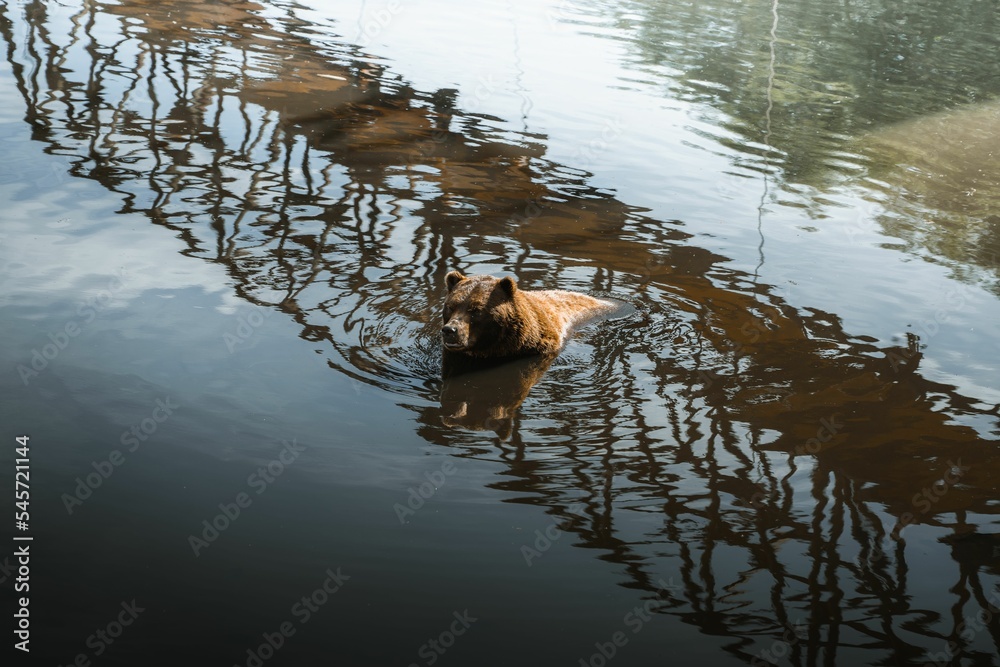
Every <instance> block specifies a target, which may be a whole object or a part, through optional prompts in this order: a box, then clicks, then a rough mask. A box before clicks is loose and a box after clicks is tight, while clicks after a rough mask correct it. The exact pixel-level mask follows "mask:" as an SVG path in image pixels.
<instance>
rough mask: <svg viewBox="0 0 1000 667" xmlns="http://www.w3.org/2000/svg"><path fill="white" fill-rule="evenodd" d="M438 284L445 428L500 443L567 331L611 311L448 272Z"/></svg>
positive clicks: (577, 297)
mask: <svg viewBox="0 0 1000 667" xmlns="http://www.w3.org/2000/svg"><path fill="white" fill-rule="evenodd" d="M445 284H446V286H447V288H448V296H447V298H446V300H445V306H444V326H443V327H442V329H441V338H442V346H443V348H444V350H443V353H442V369H441V370H442V377H443V379H444V387H443V388H442V391H441V406H442V408H443V410H444V413H445V415H446V416H445V417H443V421H444V424H445V425H446V426H460V427H464V428H469V429H474V430H489V431H493V432H495V433H496V434H497V435H498V436H499V437H500V438H501V439H504V440H506V439H507V438H509V437H510V435H511V433H512V431H513V424H514V416H515V414H516V412H517V409H518V407H520V405H521V403H523V402H524V399H525V398H526V397H527V395H528V392H529V391H530V390H531V388H532V387H533V386H534V385H535V383H536V382H538V380H539V379H541V377H542V375H544V374H545V371H546V370H547V369H548V367H549V365H550V364H551V363H552V360H553V359H554V358H555V357H556V355H557V354H558V353H559V350H561V349H562V347H563V345H564V344H565V342H566V338H567V336H569V334H570V333H571V332H572V330H573V329H574V328H575V327H578V326H580V325H582V324H585V323H586V322H588V321H590V320H592V319H593V318H595V317H597V316H600V315H603V314H608V313H610V312H612V311H614V310H616V309H617V305H616V304H614V303H611V302H609V301H602V300H600V299H595V298H593V297H591V296H587V295H586V294H579V293H577V292H567V291H564V290H522V289H520V288H519V287H518V286H517V283H516V282H515V281H514V279H513V278H502V279H501V278H495V277H493V276H468V277H466V276H464V275H462V274H461V273H459V272H458V271H452V272H450V273H449V274H448V275H447V276H445Z"/></svg>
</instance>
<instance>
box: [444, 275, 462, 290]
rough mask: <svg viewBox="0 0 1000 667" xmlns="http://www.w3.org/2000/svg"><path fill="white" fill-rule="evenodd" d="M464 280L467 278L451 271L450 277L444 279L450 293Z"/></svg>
mask: <svg viewBox="0 0 1000 667" xmlns="http://www.w3.org/2000/svg"><path fill="white" fill-rule="evenodd" d="M463 280H465V276H463V275H462V274H461V273H459V272H458V271H449V272H448V275H446V276H445V277H444V284H445V285H447V286H448V291H449V292H450V291H452V290H453V289H455V285H457V284H459V283H460V282H462V281H463Z"/></svg>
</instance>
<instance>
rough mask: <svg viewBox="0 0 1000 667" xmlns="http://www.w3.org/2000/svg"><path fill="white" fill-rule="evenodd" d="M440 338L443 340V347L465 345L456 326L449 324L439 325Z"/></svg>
mask: <svg viewBox="0 0 1000 667" xmlns="http://www.w3.org/2000/svg"><path fill="white" fill-rule="evenodd" d="M441 339H442V340H443V341H444V346H445V347H450V348H459V347H464V346H465V345H464V343H463V342H462V336H461V335H460V334H459V331H458V327H455V326H452V325H451V324H446V325H444V326H443V327H441Z"/></svg>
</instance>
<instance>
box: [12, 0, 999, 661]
mask: <svg viewBox="0 0 1000 667" xmlns="http://www.w3.org/2000/svg"><path fill="white" fill-rule="evenodd" d="M274 6H275V7H279V8H280V9H281V10H282V11H283V13H284V17H283V18H282V19H281V20H280V21H278V20H265V19H264V18H262V13H261V11H260V10H261V6H260V5H256V4H253V3H235V2H234V3H221V4H215V5H211V6H203V5H202V4H200V3H194V2H181V1H167V2H159V3H155V4H147V3H129V2H126V3H121V4H112V3H106V4H104V3H94V4H91V5H87V8H86V9H82V10H80V11H79V12H78V13H77V14H76V15H75V16H74V18H73V25H74V29H73V31H72V33H71V34H70V35H69V41H68V42H65V40H63V41H58V40H56V39H55V38H54V37H53V33H52V31H51V30H49V29H48V21H49V19H48V14H47V9H46V6H45V5H44V4H42V3H31V4H29V5H27V6H26V7H25V10H24V13H23V16H22V15H20V14H18V15H15V11H14V10H12V9H10V8H0V17H2V18H0V27H2V32H3V37H4V39H5V41H6V42H7V44H8V51H7V57H8V60H9V62H10V63H11V65H12V66H13V71H14V75H15V77H16V78H17V82H18V85H19V88H20V90H21V92H22V95H23V97H24V100H25V103H26V107H27V114H26V121H27V122H28V123H29V125H30V126H31V128H32V131H33V132H34V136H35V137H36V138H37V139H38V140H40V141H44V142H46V144H47V146H48V150H51V151H52V152H55V153H58V154H60V155H66V156H69V157H70V159H71V161H72V167H71V173H72V174H73V175H75V176H78V177H83V178H90V179H94V180H96V181H98V182H100V183H101V184H102V185H104V186H105V187H106V188H108V189H109V190H110V191H112V192H115V193H118V194H120V195H121V197H122V200H123V202H124V206H123V211H124V212H141V213H143V214H145V215H147V216H148V217H149V219H150V220H151V221H153V222H154V223H156V224H159V225H163V226H165V227H167V228H170V229H172V230H174V231H175V232H176V233H178V234H179V235H181V236H182V237H183V238H184V240H185V241H186V242H187V244H188V253H189V254H190V255H192V256H194V257H198V258H202V259H205V260H208V261H212V262H219V263H222V264H224V265H225V266H226V267H227V269H228V271H229V273H230V276H231V277H232V281H233V285H234V287H235V289H236V290H237V291H238V293H239V294H241V295H242V296H243V297H244V298H246V299H247V300H248V301H250V302H253V303H255V304H258V305H264V306H270V307H274V308H277V309H279V310H281V311H283V312H284V313H286V314H287V316H288V317H290V318H293V319H294V320H295V321H296V322H298V323H299V324H300V325H301V328H302V333H301V335H302V337H303V338H305V339H307V340H310V341H316V342H322V343H323V344H325V345H327V346H328V349H329V354H328V363H329V364H330V366H331V368H332V369H334V371H336V372H339V373H343V374H345V375H348V376H350V377H352V378H355V379H357V380H360V381H362V382H366V383H369V384H371V385H374V386H377V387H380V388H382V389H384V390H387V391H390V392H392V393H393V394H395V395H396V396H397V398H398V401H399V403H400V405H404V406H406V407H408V408H409V409H411V410H412V411H413V412H414V414H415V416H416V417H415V418H416V420H417V422H418V424H419V425H418V427H417V428H418V432H419V434H420V436H422V437H423V438H425V439H426V440H428V441H430V442H433V443H437V444H440V445H444V446H449V447H452V448H454V450H455V452H456V455H459V456H465V455H470V456H473V455H474V456H489V457H494V458H496V459H498V460H500V461H502V462H504V463H505V465H507V467H508V471H507V473H506V474H505V475H504V476H503V478H502V479H501V480H500V481H497V482H496V484H495V486H496V487H497V488H500V489H504V490H507V491H511V492H513V493H515V494H516V495H517V498H518V500H520V501H522V502H532V503H536V504H538V505H541V506H543V507H545V508H546V510H547V511H548V512H549V513H551V515H552V516H553V517H554V518H556V519H557V520H560V525H562V526H566V527H567V529H568V530H570V531H572V532H574V533H575V534H576V536H577V538H578V540H577V541H578V543H579V544H581V545H582V546H585V547H589V548H595V549H597V551H596V552H595V553H598V554H600V557H602V558H604V559H606V560H608V561H610V562H613V563H617V564H619V565H620V566H621V568H622V570H623V572H624V573H625V574H626V579H625V581H624V582H623V585H625V586H629V587H633V588H637V589H640V590H642V591H645V592H647V593H648V594H649V595H651V596H652V595H657V594H658V590H659V585H658V584H657V583H656V582H657V581H658V580H659V578H660V577H661V576H662V575H663V574H664V572H676V573H678V576H679V577H680V579H681V582H680V584H681V587H682V592H681V593H680V594H679V595H676V596H674V597H672V598H670V599H665V600H664V601H663V607H662V609H661V611H664V612H667V613H676V614H679V615H681V617H682V618H684V619H685V620H686V621H687V622H689V623H692V624H695V625H697V626H699V627H700V628H702V629H703V630H704V631H706V632H709V633H712V634H721V635H725V636H728V637H731V638H732V640H733V641H732V642H730V643H729V645H728V646H727V650H729V651H730V652H732V653H733V654H735V655H737V656H740V657H743V658H747V659H751V658H753V656H755V655H758V653H759V651H760V650H762V648H767V647H768V646H770V645H771V644H772V643H773V642H774V641H776V640H777V638H780V637H781V636H782V635H783V634H784V633H785V630H786V628H788V627H790V626H792V625H793V624H795V625H799V624H801V629H802V632H803V633H804V634H803V635H802V639H801V641H794V642H792V643H791V645H790V647H788V650H789V651H790V652H791V653H790V655H791V659H792V661H793V662H807V663H814V662H819V661H820V660H821V659H822V660H823V661H824V662H828V663H830V664H832V663H833V662H834V660H835V657H836V655H837V653H838V649H839V648H840V647H842V646H850V645H856V643H857V641H859V640H858V636H859V635H863V636H864V642H865V645H866V646H868V647H869V648H870V649H871V650H878V651H880V652H882V653H883V654H888V655H890V656H892V659H894V660H895V661H896V662H900V663H902V662H906V661H909V660H918V659H921V658H922V657H923V656H924V655H925V653H926V651H927V650H931V649H929V648H928V647H938V646H939V645H941V644H942V643H943V642H946V641H947V640H955V641H958V642H959V644H958V646H959V649H958V650H959V651H960V652H961V651H963V650H965V649H964V648H962V647H964V646H965V643H963V642H965V640H964V639H961V638H960V637H959V634H960V630H959V627H960V626H959V624H960V623H961V619H962V618H963V616H969V615H970V614H974V613H975V612H976V611H977V610H983V609H987V608H988V605H989V604H991V603H992V604H997V602H998V600H997V598H998V595H997V592H996V591H993V590H989V588H988V587H985V586H984V585H983V584H982V583H981V579H980V577H981V576H982V573H984V572H989V573H992V574H993V575H997V574H1000V571H998V568H997V559H996V558H992V559H991V558H990V557H989V555H988V554H989V553H990V549H991V548H992V549H994V550H995V549H996V538H995V536H991V535H988V534H985V535H984V534H979V533H978V532H977V531H979V530H980V529H981V528H983V529H987V532H988V530H989V529H990V528H991V527H990V526H989V525H988V522H993V526H992V529H993V530H994V532H995V525H996V520H997V519H996V517H997V514H998V509H1000V507H998V505H997V502H996V483H995V480H996V478H997V475H998V474H1000V463H998V457H997V456H996V453H997V442H995V441H985V440H982V439H981V438H980V437H979V435H978V434H977V433H976V432H975V431H974V430H973V429H972V428H970V427H967V426H963V425H960V424H959V423H957V422H956V420H955V417H957V416H975V417H979V418H982V419H986V420H989V423H991V424H994V425H995V424H996V422H997V418H998V407H997V406H984V405H982V404H981V403H978V402H976V401H974V400H971V399H969V398H967V397H965V396H963V395H961V394H960V393H958V391H957V390H956V389H955V387H952V386H949V385H946V384H942V383H938V382H933V381H931V380H928V379H927V378H925V377H923V375H922V374H921V368H920V342H919V340H917V339H916V338H915V337H914V338H911V339H910V340H908V341H905V342H901V344H900V345H898V346H894V347H888V348H885V347H879V346H877V345H875V344H874V343H873V342H871V341H872V340H873V339H871V338H869V337H866V336H865V335H864V332H858V333H851V332H847V331H845V330H844V329H843V327H842V326H841V324H840V322H839V320H838V318H837V316H836V315H835V314H832V313H824V312H820V311H817V310H803V311H797V310H796V309H794V308H792V307H791V306H789V305H788V304H786V303H784V302H783V301H782V300H781V299H780V298H779V297H778V296H776V295H775V294H774V290H773V289H772V288H771V287H770V286H768V285H764V284H758V283H757V282H756V281H755V280H754V279H753V277H752V276H748V275H746V274H743V273H740V272H737V271H733V270H730V269H727V268H725V267H723V266H722V261H723V260H724V259H725V258H723V257H720V256H717V255H714V254H712V253H710V252H708V251H706V250H703V249H700V248H697V247H695V246H693V245H689V244H688V243H687V241H688V240H689V239H690V235H689V234H687V233H686V232H685V231H684V229H683V223H682V222H681V221H665V220H656V219H652V218H650V217H648V216H646V215H644V212H643V211H641V210H638V209H636V208H635V207H632V206H629V205H628V204H627V203H625V202H622V201H619V200H618V199H616V198H615V197H614V195H613V194H612V193H608V192H606V191H602V190H599V189H596V188H594V187H593V186H591V185H590V184H589V183H588V174H587V173H586V172H583V171H580V170H578V169H576V168H575V167H574V165H561V164H556V163H553V162H551V161H550V160H548V159H546V157H545V140H546V137H544V136H539V135H531V134H524V133H520V134H515V133H512V132H511V131H510V130H509V129H506V128H504V127H503V126H502V124H499V123H497V122H494V121H493V120H492V119H490V118H488V117H485V116H481V115H475V114H471V113H467V112H464V111H463V110H462V109H461V108H460V107H459V105H458V104H457V102H456V95H455V91H451V90H448V89H442V90H437V91H419V90H415V89H414V88H412V87H411V86H409V85H408V84H407V83H406V81H404V80H402V79H401V78H399V77H397V76H395V75H393V74H392V73H391V70H390V68H388V67H387V66H385V65H384V64H380V63H378V62H376V61H374V59H372V58H370V57H367V56H365V55H364V54H363V53H361V52H360V51H359V50H357V49H356V48H355V47H352V46H349V45H343V44H339V43H337V42H335V41H332V39H331V38H329V37H324V36H323V35H322V34H317V32H316V31H315V30H314V29H313V28H312V27H311V26H309V25H308V24H305V23H304V22H301V21H299V20H297V19H296V18H295V15H294V6H292V5H283V4H276V5H274ZM98 24H99V25H98ZM15 26H16V27H17V29H16V30H15ZM98 27H100V28H101V30H103V31H107V30H110V29H114V30H116V31H117V32H118V33H119V34H120V36H121V40H120V42H118V43H115V44H111V45H108V44H107V43H105V44H99V43H98V40H97V38H96V37H95V36H94V35H95V34H96V31H97V28H98ZM25 28H27V29H25ZM125 45H128V46H130V47H135V48H134V53H135V55H134V56H128V57H126V56H125V55H121V54H124V53H125V51H124V46H125ZM116 54H118V55H116ZM38 73H42V74H41V75H39V74H38ZM54 91H61V95H59V96H56V95H53V92H54ZM598 130H599V128H598ZM474 264H483V265H492V266H493V267H495V271H510V272H513V273H515V274H517V275H518V276H519V278H520V279H521V281H522V282H523V283H524V284H525V285H526V286H530V287H542V286H546V287H551V286H561V287H570V288H574V289H581V290H589V291H593V292H598V293H602V294H606V295H610V296H613V297H617V298H620V299H623V300H626V301H628V302H629V303H631V304H632V305H633V306H634V308H635V312H634V313H633V314H631V315H629V316H627V317H624V318H621V319H619V320H616V321H610V322H605V323H602V324H598V325H596V326H594V327H591V328H590V329H589V330H588V331H585V332H584V333H583V335H582V336H581V338H580V339H579V342H578V344H577V346H575V347H571V349H570V350H569V351H568V352H567V354H565V355H563V356H562V357H560V358H558V359H556V360H555V361H554V362H552V365H551V366H549V364H548V363H547V361H548V360H546V363H536V362H531V361H528V362H523V364H522V365H521V366H516V367H506V368H502V369H493V370H492V371H491V372H487V373H485V374H466V375H457V376H455V377H451V378H448V379H447V380H446V381H445V382H443V383H442V382H441V381H440V379H439V356H438V352H437V349H438V341H437V337H436V332H437V329H438V318H439V308H440V306H441V302H442V298H443V295H442V288H441V285H442V282H443V278H444V275H445V273H447V271H449V270H451V269H456V268H457V269H461V270H467V269H468V268H469V267H471V266H472V265H474ZM490 373H492V375H491V374H490ZM463 395H465V396H463ZM526 397H527V400H526ZM482 430H487V431H492V432H494V433H496V434H498V435H500V436H501V437H500V438H499V439H497V440H494V439H488V438H486V437H484V433H483V432H482ZM996 432H997V428H996V426H994V433H996ZM942 480H945V481H947V482H948V483H947V484H945V485H944V486H943V487H942V486H940V484H941V482H942ZM952 480H957V481H952ZM936 484H937V485H938V486H937V487H935V485H936ZM934 488H938V489H941V488H943V491H942V492H940V493H934V494H933V496H926V497H921V494H922V493H923V490H924V489H934ZM577 506H582V507H583V509H582V510H580V511H573V510H571V508H573V507H577ZM650 517H652V520H650ZM884 517H889V523H886V519H885V518H884ZM633 520H635V521H636V525H637V526H638V527H637V528H632V529H629V530H628V531H627V530H626V527H628V526H629V525H630V522H631V521H633ZM908 524H930V525H933V526H937V527H941V528H944V529H945V531H946V532H947V533H948V534H950V535H952V536H953V537H952V538H951V542H950V543H949V544H948V545H947V546H945V545H940V551H939V553H937V554H936V556H937V557H945V558H950V559H951V560H952V561H953V562H954V563H955V564H956V565H957V568H956V569H957V572H958V573H959V576H958V578H957V579H955V580H949V581H941V582H940V583H939V588H938V589H937V590H936V592H935V593H933V594H927V593H926V592H924V591H923V590H921V591H920V592H914V591H911V590H910V587H909V580H908V572H909V570H910V568H911V567H912V561H913V560H914V559H921V558H923V557H924V556H923V555H922V554H921V553H915V552H913V551H911V550H909V549H908V547H907V543H906V541H905V538H906V536H907V531H908V530H913V528H911V527H909V526H908ZM637 531H638V532H637ZM994 553H995V551H994ZM734 562H735V564H734ZM720 563H724V564H725V567H722V566H721V565H720ZM732 571H735V572H736V573H737V574H735V575H732V574H731V572H732ZM948 571H951V569H949V570H948ZM723 572H730V574H728V575H724V574H723ZM848 603H849V604H848ZM848 607H850V609H851V610H852V611H849V610H848ZM858 609H863V611H862V612H859V611H856V610H858ZM891 617H899V618H904V617H905V619H906V624H907V630H908V633H909V634H907V635H906V636H903V635H901V634H900V633H899V632H898V627H899V625H898V622H890V621H888V620H886V619H889V618H891ZM998 624H1000V615H995V616H994V617H993V620H992V621H991V622H990V623H989V624H988V625H987V627H988V633H989V635H990V636H991V637H992V643H993V646H994V647H997V648H998V649H1000V626H998ZM942 628H944V630H942ZM913 636H916V637H918V638H920V640H921V641H922V643H920V642H916V643H915V640H913V639H912V637H913ZM971 654H972V653H971V651H970V653H969V655H971ZM977 656H978V657H979V658H982V659H987V658H983V656H982V653H977ZM984 664H985V663H984Z"/></svg>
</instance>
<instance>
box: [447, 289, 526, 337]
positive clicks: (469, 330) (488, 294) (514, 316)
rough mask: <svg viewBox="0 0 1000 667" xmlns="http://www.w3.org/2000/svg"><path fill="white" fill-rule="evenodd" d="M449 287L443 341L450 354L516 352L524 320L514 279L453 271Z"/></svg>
mask: <svg viewBox="0 0 1000 667" xmlns="http://www.w3.org/2000/svg"><path fill="white" fill-rule="evenodd" d="M445 285H446V286H447V288H448V296H447V299H446V300H445V304H444V326H443V327H442V328H441V338H442V342H443V344H444V349H445V350H446V351H447V352H457V353H463V354H467V355H470V356H473V357H494V356H502V355H504V354H506V353H507V351H508V350H510V349H512V348H511V343H512V341H514V340H516V339H517V338H518V337H519V335H520V333H521V332H520V329H521V328H522V325H523V321H524V314H523V313H519V308H518V305H517V298H516V297H517V283H515V282H514V279H513V278H494V277H493V276H469V277H466V276H463V275H462V274H461V273H459V272H458V271H451V272H450V273H448V275H447V276H445Z"/></svg>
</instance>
